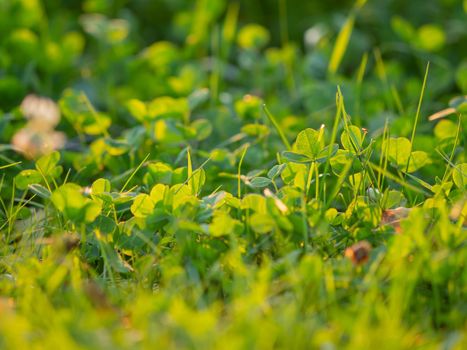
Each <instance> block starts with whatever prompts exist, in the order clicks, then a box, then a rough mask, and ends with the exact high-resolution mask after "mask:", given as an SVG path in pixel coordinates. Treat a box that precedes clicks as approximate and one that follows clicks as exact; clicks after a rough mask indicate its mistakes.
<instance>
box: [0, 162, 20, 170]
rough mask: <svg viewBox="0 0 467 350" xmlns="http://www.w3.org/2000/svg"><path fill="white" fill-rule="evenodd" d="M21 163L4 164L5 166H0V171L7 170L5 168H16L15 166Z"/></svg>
mask: <svg viewBox="0 0 467 350" xmlns="http://www.w3.org/2000/svg"><path fill="white" fill-rule="evenodd" d="M21 163H22V162H15V163H10V164H5V165H2V166H0V170H3V169H7V168H10V167H12V166H17V165H19V164H21Z"/></svg>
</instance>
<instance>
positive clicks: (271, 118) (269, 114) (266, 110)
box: [263, 104, 292, 151]
mask: <svg viewBox="0 0 467 350" xmlns="http://www.w3.org/2000/svg"><path fill="white" fill-rule="evenodd" d="M263 110H264V113H265V114H266V116H267V117H268V119H269V121H270V122H271V123H272V125H273V126H274V128H275V129H276V131H277V133H278V134H279V137H280V138H281V140H282V143H283V144H284V146H285V148H287V151H290V150H291V149H292V147H291V146H290V143H289V141H288V140H287V138H286V137H285V134H284V131H283V130H282V128H281V127H280V125H279V124H278V123H277V121H276V119H275V118H274V116H273V115H272V114H271V112H269V110H268V108H267V107H266V105H265V104H263Z"/></svg>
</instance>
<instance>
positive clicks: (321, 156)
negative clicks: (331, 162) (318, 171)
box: [315, 143, 339, 163]
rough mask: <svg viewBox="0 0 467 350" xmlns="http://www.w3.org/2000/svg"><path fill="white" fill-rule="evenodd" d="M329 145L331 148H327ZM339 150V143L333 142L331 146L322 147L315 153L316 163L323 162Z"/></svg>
mask: <svg viewBox="0 0 467 350" xmlns="http://www.w3.org/2000/svg"><path fill="white" fill-rule="evenodd" d="M329 147H331V149H329ZM338 150H339V145H338V144H337V143H335V144H333V145H332V146H329V145H328V146H326V147H324V148H323V149H322V150H321V151H320V152H319V153H318V155H317V157H316V159H315V162H318V163H323V162H325V161H326V160H327V159H328V158H330V157H334V155H335V154H336V153H337V151H338Z"/></svg>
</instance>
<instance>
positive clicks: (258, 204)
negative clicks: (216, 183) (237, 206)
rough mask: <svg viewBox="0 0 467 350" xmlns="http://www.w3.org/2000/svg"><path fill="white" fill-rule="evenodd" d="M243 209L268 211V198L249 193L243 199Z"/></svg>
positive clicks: (259, 211) (260, 211)
mask: <svg viewBox="0 0 467 350" xmlns="http://www.w3.org/2000/svg"><path fill="white" fill-rule="evenodd" d="M242 209H251V210H253V211H256V212H258V213H266V212H267V210H266V198H264V197H263V196H261V195H259V194H255V193H252V194H247V195H246V196H245V197H243V199H242Z"/></svg>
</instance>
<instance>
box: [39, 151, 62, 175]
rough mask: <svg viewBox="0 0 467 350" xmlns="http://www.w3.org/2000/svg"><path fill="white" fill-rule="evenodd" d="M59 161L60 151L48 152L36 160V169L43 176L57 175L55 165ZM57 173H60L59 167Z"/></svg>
mask: <svg viewBox="0 0 467 350" xmlns="http://www.w3.org/2000/svg"><path fill="white" fill-rule="evenodd" d="M59 161H60V153H59V152H57V151H55V152H52V153H50V154H47V155H44V156H42V157H40V158H39V159H38V160H37V162H36V169H37V170H38V171H39V172H41V173H42V174H43V175H44V176H47V175H48V176H52V177H55V176H57V174H56V173H57V170H56V166H57V164H58V162H59ZM58 172H59V174H58V175H60V173H61V169H60V170H58Z"/></svg>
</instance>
